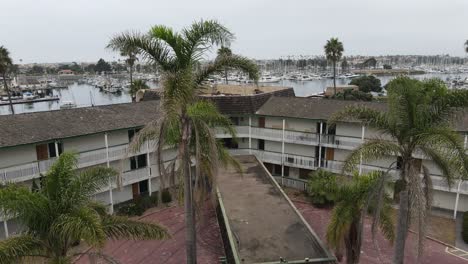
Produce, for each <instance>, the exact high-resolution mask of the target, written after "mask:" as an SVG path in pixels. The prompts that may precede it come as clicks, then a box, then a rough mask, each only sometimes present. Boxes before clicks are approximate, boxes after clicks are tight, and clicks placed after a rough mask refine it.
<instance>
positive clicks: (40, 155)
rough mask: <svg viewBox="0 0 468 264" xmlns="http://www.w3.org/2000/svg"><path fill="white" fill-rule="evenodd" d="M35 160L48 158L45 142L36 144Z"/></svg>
mask: <svg viewBox="0 0 468 264" xmlns="http://www.w3.org/2000/svg"><path fill="white" fill-rule="evenodd" d="M36 155H37V160H46V159H48V158H49V150H48V147H47V144H41V145H36Z"/></svg>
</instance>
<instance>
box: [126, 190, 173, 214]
mask: <svg viewBox="0 0 468 264" xmlns="http://www.w3.org/2000/svg"><path fill="white" fill-rule="evenodd" d="M163 194H164V193H163ZM155 206H158V192H154V193H153V194H152V195H151V196H148V195H144V196H140V197H138V198H136V199H133V200H130V201H128V202H125V203H122V204H120V205H118V209H117V214H119V215H127V216H136V215H138V216H140V215H143V213H144V212H145V211H146V210H148V209H149V208H151V207H155Z"/></svg>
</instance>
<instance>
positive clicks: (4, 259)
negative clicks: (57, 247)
mask: <svg viewBox="0 0 468 264" xmlns="http://www.w3.org/2000/svg"><path fill="white" fill-rule="evenodd" d="M27 257H39V258H47V255H46V249H45V247H44V245H43V244H42V242H41V241H40V240H39V239H37V238H35V237H34V236H32V235H28V234H22V235H19V236H15V237H10V238H7V239H5V240H2V241H0V263H12V264H13V263H19V262H20V261H21V260H22V259H24V258H27Z"/></svg>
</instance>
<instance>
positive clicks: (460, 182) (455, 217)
mask: <svg viewBox="0 0 468 264" xmlns="http://www.w3.org/2000/svg"><path fill="white" fill-rule="evenodd" d="M467 142H468V135H467V134H465V142H464V144H463V146H464V147H465V150H466V146H467ZM462 183H463V179H462V178H460V179H459V180H458V187H457V196H456V197H455V205H454V206H453V219H457V212H458V202H459V200H460V188H461V185H462Z"/></svg>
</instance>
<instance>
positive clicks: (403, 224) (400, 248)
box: [393, 184, 409, 264]
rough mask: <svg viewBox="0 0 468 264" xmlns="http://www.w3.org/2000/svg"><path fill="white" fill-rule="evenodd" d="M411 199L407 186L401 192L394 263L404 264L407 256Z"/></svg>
mask: <svg viewBox="0 0 468 264" xmlns="http://www.w3.org/2000/svg"><path fill="white" fill-rule="evenodd" d="M408 220H409V199H408V190H407V187H406V184H405V186H404V187H403V190H402V191H401V192H400V209H399V211H398V220H397V227H396V228H397V230H396V239H395V249H394V250H395V251H394V254H393V263H394V264H403V262H404V257H405V243H406V237H407V235H408V228H409V221H408Z"/></svg>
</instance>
